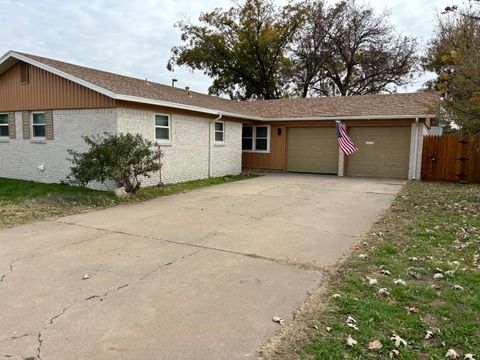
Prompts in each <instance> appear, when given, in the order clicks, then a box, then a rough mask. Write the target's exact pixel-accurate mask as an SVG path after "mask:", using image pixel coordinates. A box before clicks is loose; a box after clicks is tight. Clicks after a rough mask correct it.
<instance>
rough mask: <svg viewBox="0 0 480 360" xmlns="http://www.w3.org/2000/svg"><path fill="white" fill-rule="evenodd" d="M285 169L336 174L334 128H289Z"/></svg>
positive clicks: (336, 148) (336, 156) (336, 147)
mask: <svg viewBox="0 0 480 360" xmlns="http://www.w3.org/2000/svg"><path fill="white" fill-rule="evenodd" d="M287 170H288V171H293V172H309V173H322V174H336V173H337V171H338V143H337V137H336V130H335V128H334V127H315V128H314V127H305V128H289V129H288V135H287Z"/></svg>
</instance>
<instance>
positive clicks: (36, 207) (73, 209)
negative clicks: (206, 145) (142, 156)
mask: <svg viewBox="0 0 480 360" xmlns="http://www.w3.org/2000/svg"><path fill="white" fill-rule="evenodd" d="M253 177H256V175H236V176H224V177H218V178H212V179H205V180H195V181H188V182H184V183H178V184H172V185H167V186H165V187H164V188H157V187H149V188H145V189H141V190H140V191H139V192H138V193H137V194H135V195H134V196H131V197H129V198H127V199H118V198H116V197H115V195H114V194H113V193H109V192H103V191H95V190H90V189H86V188H81V187H75V186H69V185H62V184H41V183H36V182H32V181H23V180H13V179H5V178H0V229H2V228H5V227H9V226H14V225H20V224H25V223H28V222H32V221H38V220H44V219H48V218H55V217H59V216H63V215H69V214H74V213H79V212H83V211H88V210H92V209H96V208H105V207H109V206H114V205H117V204H125V203H129V202H137V201H142V200H148V199H153V198H156V197H159V196H165V195H172V194H177V193H181V192H185V191H189V190H194V189H198V188H202V187H205V186H211V185H218V184H224V183H228V182H233V181H239V180H246V179H250V178H253Z"/></svg>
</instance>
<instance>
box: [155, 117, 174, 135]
mask: <svg viewBox="0 0 480 360" xmlns="http://www.w3.org/2000/svg"><path fill="white" fill-rule="evenodd" d="M171 131H172V127H171V121H170V116H168V115H163V114H156V115H155V139H157V140H160V141H171Z"/></svg>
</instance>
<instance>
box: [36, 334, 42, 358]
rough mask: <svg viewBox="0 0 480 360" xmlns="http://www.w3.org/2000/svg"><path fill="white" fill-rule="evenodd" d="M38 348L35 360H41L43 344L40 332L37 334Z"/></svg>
mask: <svg viewBox="0 0 480 360" xmlns="http://www.w3.org/2000/svg"><path fill="white" fill-rule="evenodd" d="M37 339H38V347H37V359H38V360H42V355H41V353H42V344H43V339H42V331H39V332H38V337H37Z"/></svg>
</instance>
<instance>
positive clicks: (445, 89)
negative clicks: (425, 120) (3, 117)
mask: <svg viewBox="0 0 480 360" xmlns="http://www.w3.org/2000/svg"><path fill="white" fill-rule="evenodd" d="M478 15H479V12H478V11H475V9H473V8H469V9H458V8H455V10H454V11H448V14H447V15H445V14H444V16H439V17H438V21H437V30H436V34H435V36H434V38H433V39H432V40H431V42H430V44H429V46H428V49H427V54H426V56H425V57H424V59H423V63H424V67H425V69H427V70H430V71H434V72H435V73H436V74H437V78H436V79H435V80H434V81H432V82H430V83H428V84H427V85H428V86H431V87H435V88H436V90H438V91H439V93H440V94H441V95H442V97H443V99H444V102H443V111H442V112H441V113H440V116H441V120H442V121H443V122H444V123H447V124H448V123H450V122H453V123H454V124H455V125H456V126H457V127H458V128H459V131H460V132H462V133H465V134H478V133H480V20H479V19H480V17H479V16H478Z"/></svg>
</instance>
